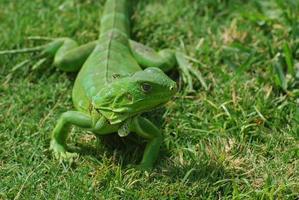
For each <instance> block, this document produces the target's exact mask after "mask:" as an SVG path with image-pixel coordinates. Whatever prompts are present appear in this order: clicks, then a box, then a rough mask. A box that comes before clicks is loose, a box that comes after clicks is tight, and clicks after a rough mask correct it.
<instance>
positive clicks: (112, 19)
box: [0, 0, 198, 169]
mask: <svg viewBox="0 0 299 200" xmlns="http://www.w3.org/2000/svg"><path fill="white" fill-rule="evenodd" d="M128 6H129V1H127V0H107V2H106V4H105V8H104V13H103V16H102V19H101V31H100V36H99V39H98V40H96V41H93V42H90V43H88V44H85V45H82V46H78V44H77V43H76V42H75V41H74V40H72V39H69V38H58V39H54V40H53V41H52V42H50V43H49V44H47V45H44V46H42V47H40V48H33V49H24V50H16V51H3V52H0V54H5V53H18V52H19V53H22V52H31V51H41V53H40V58H41V59H40V60H39V61H38V62H37V63H38V65H41V64H42V63H44V62H45V61H46V60H47V59H54V61H53V65H54V66H56V67H58V68H59V69H61V70H62V71H66V72H75V71H79V73H78V75H77V78H76V80H75V84H74V87H73V92H72V99H73V103H74V107H75V111H67V112H64V113H63V114H62V115H61V117H60V118H59V119H58V122H57V124H56V126H55V128H54V130H53V132H52V135H51V144H50V148H51V149H52V150H53V151H54V154H55V156H56V157H57V158H59V159H63V160H71V159H73V157H74V156H77V154H76V153H70V152H68V151H67V145H66V140H67V137H68V133H69V128H70V127H71V126H72V125H75V126H78V127H81V128H84V129H88V130H90V131H92V132H93V133H95V134H97V135H105V134H111V133H115V132H118V134H119V135H120V136H126V135H127V134H129V133H130V132H134V133H136V134H137V135H139V136H141V137H143V138H145V139H147V140H148V143H147V146H146V149H145V151H144V155H143V158H142V161H141V163H140V165H139V167H140V168H141V169H149V168H151V167H152V166H153V164H154V162H155V160H156V158H157V156H158V153H159V149H160V145H161V143H162V134H161V131H160V130H159V128H157V127H156V126H155V125H154V124H153V123H152V122H150V121H149V120H148V119H146V118H144V117H141V116H140V114H141V113H144V112H146V111H149V110H151V109H153V108H155V107H157V106H159V105H161V104H164V103H166V102H167V101H169V100H170V99H171V97H172V96H173V95H174V94H175V93H176V91H177V86H176V83H175V82H174V81H172V80H171V79H170V78H169V77H168V76H167V75H166V74H165V73H164V72H166V71H168V70H170V69H172V68H173V67H175V66H177V65H178V66H179V67H180V69H181V71H182V72H183V75H184V77H186V79H185V80H187V82H188V84H189V86H192V83H191V76H190V73H189V72H191V73H192V74H193V75H195V76H197V75H198V73H197V72H196V71H195V70H194V69H192V68H189V67H188V66H186V62H185V60H184V56H183V54H181V53H178V52H175V51H172V50H162V51H159V52H155V51H154V50H152V49H151V48H149V47H146V46H144V45H142V44H140V43H137V42H135V41H132V40H130V39H129V35H130V34H129V33H130V25H129V24H130V20H129V12H128V11H129V7H128ZM35 66H36V65H35ZM142 69H145V70H142ZM197 77H198V76H197Z"/></svg>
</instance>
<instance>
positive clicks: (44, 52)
mask: <svg viewBox="0 0 299 200" xmlns="http://www.w3.org/2000/svg"><path fill="white" fill-rule="evenodd" d="M95 46H96V41H93V42H89V43H87V44H84V45H81V46H78V44H77V42H76V41H74V40H72V39H70V38H57V39H53V40H51V42H49V43H48V44H45V45H41V46H38V47H33V48H24V49H16V50H4V51H0V55H5V54H18V53H37V55H36V56H33V57H32V58H31V59H30V60H29V59H28V60H26V62H21V63H20V64H17V65H16V66H15V67H13V68H12V69H16V68H20V67H23V66H24V65H30V64H31V65H32V69H36V68H39V67H40V66H41V65H42V64H44V63H45V62H47V61H51V62H53V65H54V66H56V67H57V68H59V69H61V70H62V71H66V72H75V71H78V70H79V69H80V68H81V66H82V65H83V63H84V62H85V61H86V59H87V58H88V56H89V55H90V54H91V52H92V51H93V49H94V48H95Z"/></svg>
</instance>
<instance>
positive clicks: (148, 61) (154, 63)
mask: <svg viewBox="0 0 299 200" xmlns="http://www.w3.org/2000/svg"><path fill="white" fill-rule="evenodd" d="M130 47H131V51H132V53H133V55H134V57H135V59H136V60H137V62H138V63H139V64H140V65H141V66H143V67H158V68H160V69H162V70H163V71H164V72H167V71H169V70H171V69H172V68H174V67H176V66H177V67H178V68H179V69H180V71H181V73H182V77H183V82H184V83H186V84H187V91H189V92H193V91H194V89H193V77H195V79H197V80H198V81H199V82H200V83H201V85H202V87H203V88H204V89H205V90H207V89H208V87H207V84H206V82H205V80H204V79H203V77H202V76H201V73H200V71H199V70H197V69H194V68H193V67H192V65H191V63H190V62H189V60H188V59H187V58H186V56H185V54H184V53H182V52H179V51H174V50H171V49H164V50H161V51H159V52H156V51H155V50H154V49H152V48H150V47H147V46H145V45H143V44H140V43H138V42H135V41H133V40H130ZM192 76H193V77H192Z"/></svg>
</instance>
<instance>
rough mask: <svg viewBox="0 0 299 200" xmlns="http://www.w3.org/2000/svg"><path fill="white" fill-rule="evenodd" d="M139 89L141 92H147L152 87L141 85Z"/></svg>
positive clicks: (145, 84) (146, 84)
mask: <svg viewBox="0 0 299 200" xmlns="http://www.w3.org/2000/svg"><path fill="white" fill-rule="evenodd" d="M141 89H142V91H143V92H149V91H151V89H152V86H151V85H150V84H148V83H142V84H141Z"/></svg>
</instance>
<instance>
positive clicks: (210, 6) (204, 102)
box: [0, 0, 299, 199]
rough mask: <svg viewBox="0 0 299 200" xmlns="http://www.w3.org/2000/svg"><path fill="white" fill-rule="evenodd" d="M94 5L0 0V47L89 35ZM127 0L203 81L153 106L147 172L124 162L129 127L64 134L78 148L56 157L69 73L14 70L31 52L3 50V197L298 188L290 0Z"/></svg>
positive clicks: (135, 150)
mask: <svg viewBox="0 0 299 200" xmlns="http://www.w3.org/2000/svg"><path fill="white" fill-rule="evenodd" d="M103 4H104V0H98V1H96V0H82V1H75V0H68V1H64V0H56V1H43V0H18V1H10V0H1V1H0V7H1V8H2V9H0V21H1V23H0V30H1V31H0V38H1V39H0V51H1V50H3V49H18V48H22V47H33V46H34V45H37V44H40V43H42V42H37V41H32V40H28V37H29V36H47V37H61V36H67V37H71V38H74V39H76V40H77V41H79V42H80V43H84V42H87V41H91V40H94V39H96V38H97V36H98V32H99V29H100V26H99V20H100V16H101V12H102V10H103ZM134 10H135V13H134V15H133V21H134V22H133V29H132V37H133V38H134V39H135V40H138V41H140V42H143V43H145V44H147V45H149V46H151V47H153V48H155V49H161V48H165V47H168V48H177V49H180V50H182V51H185V52H186V53H187V54H188V55H189V56H190V57H191V58H192V60H193V61H192V62H193V67H194V68H197V69H198V70H200V72H201V73H202V76H203V77H204V80H205V82H206V84H207V86H208V90H204V88H203V87H201V84H200V83H199V82H196V81H195V85H194V88H195V91H196V92H194V93H186V92H185V90H184V88H185V86H184V85H182V84H180V86H181V90H180V92H179V93H178V94H177V95H176V97H175V99H173V100H172V101H171V102H170V103H168V104H167V105H166V106H165V108H164V109H162V110H160V111H156V112H154V113H153V114H152V115H157V116H160V119H161V120H157V121H158V122H160V124H161V128H162V129H163V133H164V142H163V147H162V150H161V154H160V156H159V159H158V161H157V163H156V165H155V168H154V169H153V171H151V172H148V173H143V172H139V171H136V170H134V169H132V168H130V167H128V164H133V163H137V162H138V160H139V159H140V157H141V155H142V148H143V147H144V145H142V144H140V145H139V144H138V141H137V143H136V141H135V142H134V141H131V140H134V139H135V137H134V136H133V137H132V136H131V137H129V139H125V140H120V139H119V138H117V137H114V138H110V139H109V138H108V142H105V140H100V141H99V142H97V140H96V138H95V137H94V136H93V135H92V134H90V133H87V132H85V131H83V130H81V129H77V128H75V129H73V130H72V133H71V138H70V141H69V143H71V144H73V145H74V146H81V147H82V149H83V150H82V153H81V156H80V158H79V159H78V160H77V161H76V163H75V164H74V165H71V166H69V165H68V164H59V163H58V162H57V160H55V159H54V158H53V156H52V154H51V152H50V151H49V134H50V133H51V131H52V130H53V127H54V125H55V122H56V120H57V119H58V117H59V115H60V114H61V113H62V112H64V111H67V110H71V109H72V101H71V90H72V85H73V83H74V79H75V76H76V74H67V73H63V72H61V71H59V70H57V69H54V68H53V67H50V65H45V66H42V68H40V69H38V70H31V69H30V67H23V68H20V69H18V70H16V71H15V72H12V71H11V69H12V68H13V66H15V65H16V64H17V63H20V62H21V61H23V60H24V59H28V58H30V57H32V56H33V54H26V55H5V56H4V55H2V56H1V55H0V110H1V112H0V199H296V198H298V197H299V142H298V139H299V135H298V132H299V129H298V121H299V117H298V113H299V111H298V103H299V102H298V84H297V83H296V81H295V76H296V75H295V70H296V67H297V68H298V67H299V64H298V60H299V42H298V36H299V24H298V16H299V3H298V1H296V0H287V1H283V0H269V1H258V0H252V1H230V0H207V1H193V0H165V1H163V2H162V1H160V0H146V1H139V3H138V4H137V5H136V6H135V7H134ZM171 74H172V75H171V76H172V77H174V78H175V79H176V80H177V82H178V83H181V80H180V78H179V76H178V75H177V74H176V73H175V72H172V73H171ZM286 74H287V75H286ZM152 118H153V117H152ZM130 138H131V139H130ZM109 141H110V143H113V142H111V141H115V143H118V144H120V145H115V144H112V145H109V144H107V143H109Z"/></svg>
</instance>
